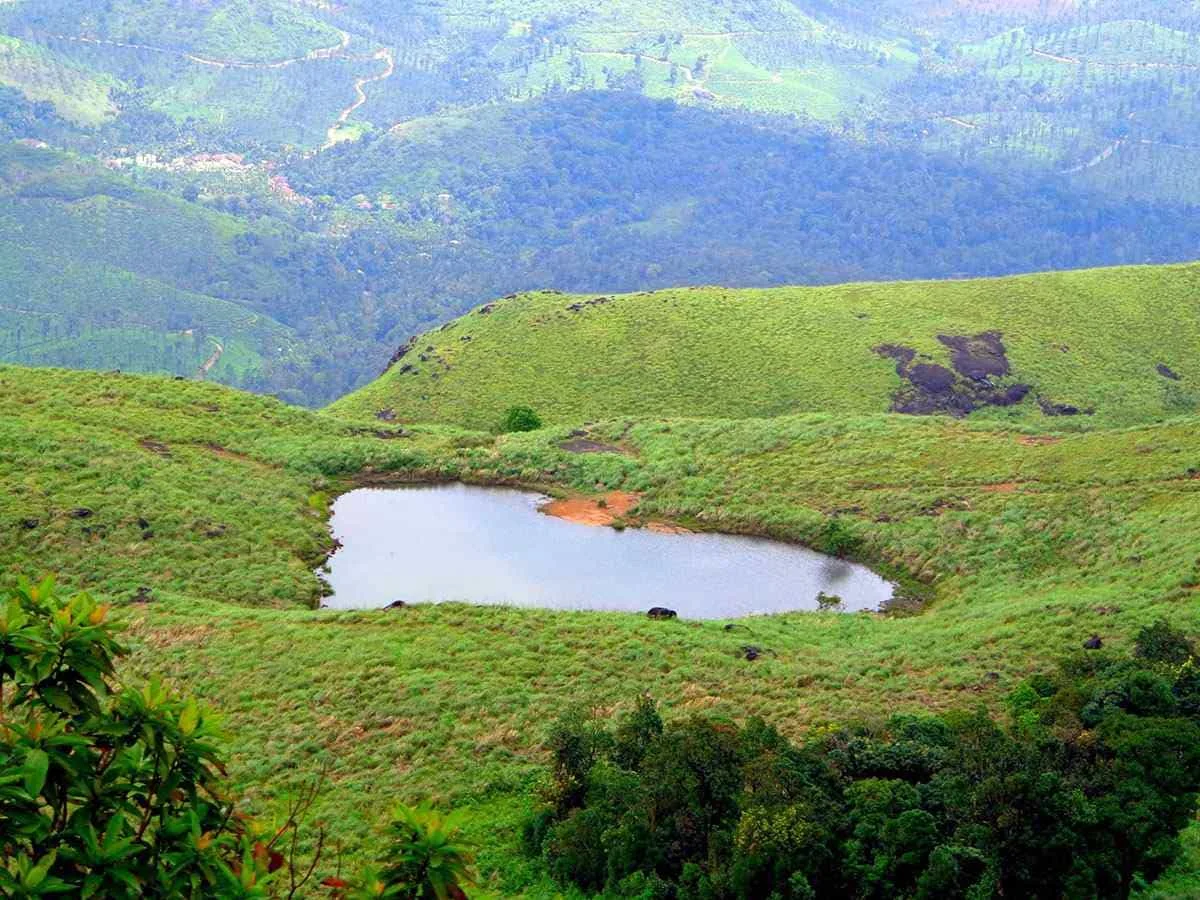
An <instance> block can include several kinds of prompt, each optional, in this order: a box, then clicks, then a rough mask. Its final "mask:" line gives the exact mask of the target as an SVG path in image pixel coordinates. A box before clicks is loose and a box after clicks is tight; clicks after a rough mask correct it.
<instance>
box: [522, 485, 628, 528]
mask: <svg viewBox="0 0 1200 900" xmlns="http://www.w3.org/2000/svg"><path fill="white" fill-rule="evenodd" d="M641 499H642V495H641V494H633V493H629V492H627V491H610V492H609V493H607V494H605V495H604V496H603V497H566V498H564V499H562V500H551V501H550V502H549V503H545V504H543V505H542V506H541V511H542V512H544V513H545V514H546V515H548V516H554V517H555V518H556V519H566V520H567V521H568V522H577V523H579V524H581V525H612V524H613V523H614V522H615V521H617V519H620V518H622V517H624V516H625V515H627V514H628V513H629V511H630V510H632V509H633V508H634V507H635V506H637V505H638V501H640V500H641Z"/></svg>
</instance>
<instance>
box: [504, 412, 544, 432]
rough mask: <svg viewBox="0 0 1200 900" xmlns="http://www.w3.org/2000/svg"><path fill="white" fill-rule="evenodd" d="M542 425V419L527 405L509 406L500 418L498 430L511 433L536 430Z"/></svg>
mask: <svg viewBox="0 0 1200 900" xmlns="http://www.w3.org/2000/svg"><path fill="white" fill-rule="evenodd" d="M541 427H542V420H541V419H540V418H539V417H538V414H537V413H535V412H534V411H533V410H532V409H531V408H530V407H528V406H510V407H509V408H508V411H507V412H505V413H504V418H502V419H501V420H500V432H501V433H502V434H512V433H513V432H518V431H537V430H538V429H539V428H541Z"/></svg>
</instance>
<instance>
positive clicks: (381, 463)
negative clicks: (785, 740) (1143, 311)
mask: <svg viewBox="0 0 1200 900" xmlns="http://www.w3.org/2000/svg"><path fill="white" fill-rule="evenodd" d="M1168 274H1169V273H1168ZM559 299H560V300H561V298H559ZM532 334H533V335H534V337H533V338H532V339H531V341H530V342H529V343H528V344H527V346H528V347H529V348H530V349H534V348H536V347H537V346H538V343H539V342H540V341H541V340H542V337H541V335H543V334H547V332H545V331H543V332H538V331H537V330H536V329H535V330H534V331H533V332H532ZM664 352H666V351H665V350H664ZM760 355H761V354H760ZM760 361H763V362H765V358H764V359H763V360H760ZM708 383H709V384H710V385H712V386H713V387H714V388H717V387H719V384H720V382H719V380H718V379H716V378H713V379H711V380H710V381H709V382H708ZM1198 424H1200V422H1198V421H1197V420H1196V419H1194V418H1185V419H1180V420H1177V421H1174V422H1171V423H1165V424H1159V425H1145V426H1140V427H1137V428H1131V429H1123V430H1116V431H1093V432H1088V433H1076V434H1046V433H1044V432H1042V433H1040V434H1036V435H1035V434H1031V433H1029V432H1027V431H1023V430H1020V429H1016V428H1014V427H1012V426H1010V425H1006V424H1002V423H996V422H961V421H954V420H952V419H949V418H946V417H935V418H916V417H906V416H895V415H873V416H864V417H853V416H851V417H845V416H831V415H800V416H796V415H789V416H784V417H779V418H773V419H752V418H744V419H740V420H729V419H726V420H718V419H710V420H695V419H692V420H683V419H669V418H663V417H661V416H657V415H655V416H651V417H649V418H648V419H646V420H644V421H643V420H638V419H619V420H615V421H608V422H601V423H599V424H595V425H592V426H587V427H586V428H585V430H586V433H587V435H588V436H589V437H590V438H593V439H595V440H597V441H599V442H603V443H607V444H611V445H614V446H620V447H621V448H622V450H623V452H622V453H613V452H609V453H587V454H576V453H572V452H570V451H569V450H567V449H564V447H563V446H562V445H563V444H564V443H565V441H566V439H567V438H568V437H569V436H570V435H571V434H572V433H573V432H574V431H575V430H576V429H577V428H578V427H581V426H580V425H579V423H578V422H575V423H572V424H565V425H562V426H556V427H553V428H548V429H545V430H542V431H538V432H534V433H530V434H524V435H512V436H507V437H501V438H495V437H493V436H490V435H487V434H481V433H471V432H464V431H460V430H457V429H454V428H448V427H429V426H419V427H409V426H405V427H404V428H403V429H401V428H399V427H397V426H396V425H392V424H386V423H381V422H379V421H377V420H375V419H374V418H373V417H372V418H370V419H367V420H355V419H344V418H340V417H338V416H336V415H333V414H329V413H325V414H316V413H312V412H308V411H305V410H301V409H297V408H294V407H289V406H286V405H284V404H282V403H279V402H277V401H273V400H267V399H263V398H257V397H252V396H249V395H246V394H242V393H238V392H235V391H231V390H228V389H225V388H221V387H218V386H215V385H207V384H200V383H194V382H175V381H170V380H165V379H157V378H151V377H144V376H141V377H139V376H116V375H99V374H87V373H71V372H64V371H54V370H30V369H22V368H14V367H6V368H0V480H2V481H3V483H4V484H5V485H6V488H7V489H6V491H5V492H4V493H3V495H2V496H0V572H2V573H3V577H4V578H5V579H9V578H11V577H13V576H15V575H16V574H17V573H19V572H35V573H40V572H43V571H57V572H60V573H61V574H62V578H63V580H64V581H65V582H66V583H68V584H69V585H72V586H77V587H87V588H90V589H92V590H95V591H96V592H98V593H99V594H100V595H101V597H102V598H103V599H106V600H109V601H112V602H114V603H116V604H117V607H118V609H120V610H121V617H122V619H123V620H124V621H126V622H127V623H128V624H129V625H130V626H131V627H132V634H131V636H132V638H133V640H134V642H135V644H136V646H137V648H138V653H137V655H136V657H135V659H134V661H133V663H132V667H133V669H134V670H136V671H137V672H138V673H140V674H144V673H147V672H150V671H161V672H165V673H166V674H167V675H168V677H169V678H170V680H171V681H172V682H173V683H175V684H177V685H179V686H180V687H182V688H184V689H186V690H188V691H190V692H195V693H198V694H200V695H201V696H202V697H204V698H205V699H206V700H207V701H208V702H210V703H211V704H213V705H214V706H215V707H216V708H217V710H218V711H219V712H220V713H221V714H223V716H224V717H225V720H226V725H227V729H228V731H229V733H230V735H231V736H232V740H233V751H234V752H233V758H232V770H233V775H234V777H235V778H236V779H237V781H238V782H239V784H241V785H242V786H243V787H244V788H245V789H246V790H247V791H248V792H249V794H250V796H251V797H252V798H253V803H254V804H255V806H256V807H258V808H260V809H270V808H271V807H272V805H273V803H275V802H276V801H278V800H279V799H280V798H281V797H282V796H283V795H285V794H286V793H287V791H288V790H289V788H291V787H294V786H296V785H298V784H300V783H302V782H303V781H304V779H305V778H306V777H308V776H309V775H311V774H312V773H313V772H315V771H317V770H318V769H320V768H321V767H323V766H326V765H327V766H328V767H329V779H330V785H329V788H328V790H327V791H326V793H325V795H324V796H323V798H322V800H321V801H320V804H319V807H318V814H319V816H320V817H321V818H322V819H323V820H324V821H326V822H327V823H328V825H329V827H330V829H331V837H333V838H335V839H337V840H338V841H339V842H344V843H345V846H346V848H347V852H348V854H349V857H350V858H351V859H360V858H362V857H364V856H369V855H371V854H372V853H374V852H376V850H377V848H378V846H379V841H380V837H379V832H378V831H377V830H376V829H377V828H378V827H379V826H381V825H382V824H383V822H384V820H385V817H386V815H387V811H388V806H389V802H390V801H391V800H392V799H398V798H417V797H420V796H425V795H430V796H433V797H435V798H437V799H440V800H443V801H446V802H449V803H452V804H454V805H456V806H459V807H462V808H465V809H466V810H467V811H468V813H469V814H470V815H471V816H472V818H471V822H472V825H471V831H472V835H473V836H474V837H476V838H478V839H479V840H480V841H481V843H482V853H481V857H480V864H481V868H482V869H483V872H484V874H485V885H486V887H487V888H488V890H487V891H486V892H485V895H486V894H488V893H491V894H493V895H497V896H516V895H522V894H524V895H528V896H550V895H553V893H554V888H553V887H552V886H551V883H550V882H549V881H548V879H547V878H546V876H545V874H544V873H543V872H542V870H541V869H540V868H539V867H538V866H537V865H535V864H533V863H531V862H530V861H528V860H527V859H525V858H524V857H523V856H522V854H521V851H520V833H519V832H520V829H519V825H520V821H521V819H522V817H523V816H524V815H525V812H526V811H527V810H528V808H529V804H530V803H531V796H532V790H533V786H534V782H535V779H536V778H537V777H538V774H539V772H540V771H541V767H542V765H543V761H544V756H543V750H542V745H541V742H542V735H543V729H544V727H545V723H546V722H547V721H548V719H549V718H551V717H552V716H553V715H554V713H555V712H556V711H558V710H559V709H561V708H562V707H563V706H564V705H565V704H567V703H570V702H576V701H580V700H583V701H584V702H586V703H588V704H590V705H593V706H595V707H597V708H600V707H603V708H611V707H613V706H616V707H622V706H623V705H624V704H627V703H629V702H631V701H632V699H633V697H634V696H636V695H637V694H638V693H640V692H641V691H643V690H647V689H649V690H651V691H652V693H653V694H654V695H655V696H656V697H657V698H659V699H660V700H661V701H662V702H663V703H664V705H665V707H666V710H667V712H668V715H669V716H671V717H680V716H685V715H687V714H689V713H691V712H694V711H698V710H712V711H715V712H717V713H721V714H727V715H730V716H732V717H735V718H738V719H741V718H744V717H746V716H748V715H752V714H757V715H762V716H764V717H766V718H767V719H769V720H770V721H772V722H774V723H776V724H778V725H779V726H780V727H781V728H783V729H784V731H785V732H786V733H788V734H793V735H800V734H802V733H804V732H805V731H806V730H808V729H809V728H811V727H812V726H814V725H818V724H820V723H823V722H827V721H830V720H834V721H837V720H844V719H846V718H850V717H859V716H864V715H865V716H872V715H882V714H885V713H890V712H893V711H897V710H907V711H919V710H928V709H938V710H942V709H951V708H963V707H974V706H976V705H977V704H978V703H980V702H983V703H985V704H989V705H993V706H994V704H996V703H998V702H999V699H1000V698H1001V697H1002V696H1003V694H1004V693H1005V692H1006V691H1008V690H1009V689H1011V688H1012V687H1013V686H1014V685H1015V684H1016V683H1017V682H1018V681H1019V679H1021V678H1022V677H1024V676H1025V675H1027V674H1028V673H1030V672H1031V671H1036V670H1038V669H1039V668H1041V667H1043V666H1044V665H1046V664H1048V661H1049V660H1050V659H1051V658H1053V657H1055V656H1057V655H1059V654H1061V653H1062V652H1064V651H1068V650H1070V649H1072V648H1075V647H1077V646H1078V645H1079V643H1080V642H1081V641H1082V640H1083V639H1084V638H1086V637H1087V636H1088V635H1090V634H1093V633H1097V634H1101V635H1103V637H1104V640H1105V642H1106V645H1110V646H1113V647H1116V648H1120V647H1122V646H1127V645H1128V642H1129V640H1130V637H1131V635H1132V634H1133V633H1134V631H1135V630H1136V629H1137V627H1139V626H1140V625H1141V624H1144V623H1146V622H1148V621H1150V620H1152V619H1154V618H1156V617H1160V616H1167V617H1168V618H1170V619H1171V621H1173V622H1174V623H1175V624H1176V625H1178V626H1179V627H1183V628H1187V629H1189V630H1192V631H1195V630H1197V629H1200V607H1198V605H1197V604H1196V603H1195V602H1194V597H1195V586H1196V584H1197V583H1198V581H1200V571H1198V570H1197V559H1196V545H1195V540H1194V536H1195V534H1196V533H1197V530H1198V529H1200V481H1197V480H1196V479H1195V477H1194V474H1193V473H1194V472H1195V470H1196V468H1197V467H1200V444H1198V443H1197V439H1196V434H1197V425H1198ZM367 477H369V478H370V479H371V480H372V481H373V483H380V482H381V481H383V482H386V481H388V480H394V481H397V482H401V481H406V480H412V479H417V478H419V479H442V478H459V479H463V480H467V481H480V482H490V483H510V484H511V483H522V484H528V485H537V486H540V487H541V488H542V489H545V490H551V491H554V492H560V493H585V494H589V493H591V492H594V491H598V490H609V489H622V490H627V491H633V492H636V493H638V494H639V495H640V497H641V501H640V505H639V506H638V507H637V508H636V509H635V510H634V512H633V513H632V515H631V521H632V523H636V522H638V521H641V520H643V519H667V520H675V521H680V522H684V523H686V524H688V525H690V526H691V527H694V528H717V529H721V530H724V531H732V532H738V531H742V532H750V533H758V534H768V535H772V536H775V537H779V538H784V539H791V540H801V541H807V542H810V543H813V544H817V545H818V546H819V545H820V542H821V540H822V535H823V534H824V533H825V530H826V529H827V527H828V523H829V522H830V521H831V519H833V518H836V519H837V521H838V522H839V523H840V527H841V528H842V529H843V530H845V531H846V532H847V533H849V534H851V535H852V536H853V537H854V538H855V539H856V541H857V542H859V546H860V549H859V551H858V553H859V556H860V557H861V558H862V559H863V560H865V561H867V562H870V563H872V564H874V565H875V566H876V567H878V568H880V569H882V570H884V571H887V572H893V573H896V574H897V575H901V574H903V573H907V576H906V583H907V584H909V585H910V586H911V587H910V591H911V592H912V593H913V595H914V596H916V597H923V598H924V601H925V603H926V607H925V609H924V611H923V612H922V613H921V614H919V615H915V616H909V617H906V618H888V617H884V616H875V615H838V614H793V615H785V616H779V617H773V618H770V619H762V620H753V621H748V622H746V623H745V627H746V629H747V630H746V631H739V632H736V633H730V632H727V631H726V630H725V629H724V627H723V623H720V622H687V623H668V624H666V625H664V624H663V623H655V622H650V621H647V620H646V619H644V618H641V617H636V616H626V615H619V614H590V613H565V614H564V613H551V612H541V611H536V610H517V609H497V608H470V607H465V606H457V605H447V606H437V607H417V608H414V609H410V610H407V611H405V612H404V613H402V614H397V613H394V612H372V613H338V612H333V611H314V610H312V609H311V606H312V604H313V603H314V602H315V599H316V598H317V597H318V596H319V595H320V592H321V588H320V583H319V581H318V578H317V576H316V574H314V567H315V566H316V565H317V564H318V563H319V562H320V560H321V559H322V557H323V556H324V554H325V553H327V552H328V551H329V550H330V549H331V539H330V537H329V535H328V533H327V531H326V525H325V522H326V517H327V515H328V506H329V503H330V501H331V498H332V497H333V496H335V495H336V494H337V493H338V492H340V491H341V490H344V489H345V488H347V487H350V486H352V485H354V484H355V483H358V482H359V480H360V479H363V478H367ZM234 485H236V486H237V489H236V490H232V489H231V487H232V486H234ZM79 510H85V511H87V512H86V514H81V513H79V512H78V511H79ZM141 588H145V589H147V591H148V592H149V593H150V595H151V597H152V600H151V602H149V603H142V602H134V601H135V599H136V596H137V594H138V593H139V589H141ZM143 593H144V592H143ZM748 639H752V640H753V641H754V642H755V643H758V644H761V645H763V646H769V647H770V648H772V649H773V650H774V651H775V652H776V653H777V654H778V655H777V656H776V657H773V658H770V659H767V660H762V661H759V662H757V663H753V664H751V663H747V662H746V661H745V660H744V659H742V658H741V656H740V655H739V654H738V652H737V650H738V647H739V646H740V645H742V644H744V643H746V642H747V640H748ZM364 797H378V798H387V800H388V801H389V802H379V803H370V804H369V807H368V808H369V810H371V812H370V813H369V814H368V815H366V816H364V815H363V809H364V805H363V798H364ZM1191 845H1192V846H1194V841H1193V842H1192V844H1191ZM1189 867H1190V868H1189ZM1192 871H1194V862H1192V863H1187V864H1184V865H1182V866H1181V868H1180V869H1179V870H1178V875H1177V876H1173V877H1176V878H1177V880H1176V881H1175V882H1174V883H1175V884H1178V885H1182V886H1183V888H1182V889H1183V890H1186V886H1187V884H1188V883H1189V882H1188V881H1187V879H1188V878H1189V877H1191V876H1190V875H1189V872H1192ZM1171 883H1172V882H1168V884H1171ZM1164 890H1167V891H1168V892H1167V893H1161V894H1158V895H1157V896H1162V897H1168V896H1178V895H1172V894H1171V893H1170V892H1169V889H1167V888H1164Z"/></svg>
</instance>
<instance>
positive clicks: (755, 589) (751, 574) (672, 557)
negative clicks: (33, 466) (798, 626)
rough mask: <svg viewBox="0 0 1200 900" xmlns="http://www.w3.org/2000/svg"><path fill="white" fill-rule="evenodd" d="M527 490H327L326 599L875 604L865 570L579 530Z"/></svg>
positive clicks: (710, 614)
mask: <svg viewBox="0 0 1200 900" xmlns="http://www.w3.org/2000/svg"><path fill="white" fill-rule="evenodd" d="M545 500H546V498H545V497H543V496H541V495H539V494H533V493H527V492H523V491H514V490H507V489H503V488H483V487H472V486H467V485H461V484H453V485H434V486H420V487H404V488H387V489H375V488H367V489H363V490H356V491H351V492H350V493H348V494H344V495H343V496H341V497H339V498H338V499H337V501H336V502H335V503H334V506H333V523H332V527H333V533H334V535H335V536H336V537H337V538H338V540H340V541H341V542H342V548H341V549H340V550H338V551H337V553H335V554H334V555H333V556H332V557H331V559H330V561H329V566H330V572H329V574H328V575H327V576H326V578H327V580H328V581H329V583H330V585H331V587H332V590H333V596H332V597H329V598H327V599H326V601H325V603H326V605H327V606H330V607H333V608H336V609H371V608H376V607H381V606H387V605H388V604H389V603H392V602H393V601H395V600H403V601H404V602H405V603H424V602H441V601H447V600H457V601H462V602H466V603H477V604H507V605H511V606H536V607H543V608H546V609H563V610H584V609H592V610H618V611H627V612H645V611H646V610H648V609H649V608H650V607H652V606H666V607H669V608H670V609H673V610H676V611H677V612H678V613H679V615H680V616H681V617H683V618H687V619H727V618H735V617H738V616H747V615H753V614H760V613H777V612H788V611H793V610H810V609H816V605H817V604H816V596H817V593H818V592H819V591H824V592H825V593H826V594H837V595H838V596H840V597H841V598H842V600H843V601H844V603H845V608H846V609H847V610H848V611H855V610H863V609H878V608H879V605H880V604H881V603H883V602H884V601H885V600H887V599H889V598H890V597H891V595H892V585H891V584H890V583H888V582H887V581H885V580H884V579H882V578H880V577H879V576H878V575H876V574H875V573H874V572H872V571H871V570H869V569H867V568H865V567H863V566H859V565H855V564H853V563H848V562H845V561H843V560H839V559H834V558H832V557H829V556H825V555H824V554H821V553H817V552H815V551H813V550H808V549H806V548H804V547H798V546H795V545H792V544H785V543H781V542H778V541H769V540H763V539H760V538H749V537H734V536H731V535H723V534H656V533H653V532H649V531H644V530H640V529H627V530H625V531H616V530H615V529H612V528H598V527H594V526H589V525H579V524H576V523H574V522H567V521H564V520H562V519H556V518H552V517H551V516H547V515H543V514H541V513H539V512H538V510H537V508H538V506H539V505H540V504H541V503H543V502H544V501H545Z"/></svg>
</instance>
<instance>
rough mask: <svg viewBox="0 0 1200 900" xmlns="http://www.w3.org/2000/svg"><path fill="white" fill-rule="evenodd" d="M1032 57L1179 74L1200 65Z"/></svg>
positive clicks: (1042, 53)
mask: <svg viewBox="0 0 1200 900" xmlns="http://www.w3.org/2000/svg"><path fill="white" fill-rule="evenodd" d="M1030 52H1031V53H1032V54H1033V55H1034V56H1037V57H1040V58H1042V59H1048V60H1051V61H1052V62H1060V63H1065V64H1066V65H1070V66H1082V65H1084V64H1085V63H1086V64H1087V65H1089V66H1094V67H1096V68H1100V69H1171V70H1175V71H1180V72H1195V71H1196V70H1198V69H1200V65H1196V64H1193V63H1164V62H1106V61H1104V60H1097V59H1084V58H1083V57H1080V56H1058V55H1056V54H1054V53H1047V52H1046V51H1045V50H1037V49H1034V50H1031V51H1030Z"/></svg>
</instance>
